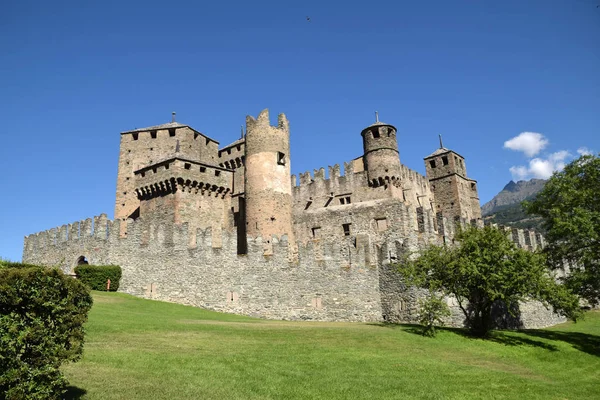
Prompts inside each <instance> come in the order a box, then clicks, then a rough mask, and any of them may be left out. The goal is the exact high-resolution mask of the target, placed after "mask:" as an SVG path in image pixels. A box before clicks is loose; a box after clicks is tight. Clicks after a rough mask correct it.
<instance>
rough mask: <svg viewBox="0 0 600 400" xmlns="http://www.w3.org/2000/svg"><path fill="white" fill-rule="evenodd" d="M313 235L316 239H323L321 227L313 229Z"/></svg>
mask: <svg viewBox="0 0 600 400" xmlns="http://www.w3.org/2000/svg"><path fill="white" fill-rule="evenodd" d="M312 235H313V237H314V238H320V237H321V227H320V226H318V227H316V228H312Z"/></svg>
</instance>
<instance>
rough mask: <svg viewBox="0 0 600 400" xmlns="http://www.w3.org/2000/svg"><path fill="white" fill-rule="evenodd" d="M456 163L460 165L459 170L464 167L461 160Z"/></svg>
mask: <svg viewBox="0 0 600 400" xmlns="http://www.w3.org/2000/svg"><path fill="white" fill-rule="evenodd" d="M458 162H459V163H460V167H461V168H464V167H463V162H462V160H458Z"/></svg>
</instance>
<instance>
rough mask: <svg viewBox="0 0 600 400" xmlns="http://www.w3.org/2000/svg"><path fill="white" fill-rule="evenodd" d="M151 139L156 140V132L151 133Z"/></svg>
mask: <svg viewBox="0 0 600 400" xmlns="http://www.w3.org/2000/svg"><path fill="white" fill-rule="evenodd" d="M150 137H151V138H152V139H156V131H150Z"/></svg>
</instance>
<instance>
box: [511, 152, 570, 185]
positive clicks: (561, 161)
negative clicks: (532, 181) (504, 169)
mask: <svg viewBox="0 0 600 400" xmlns="http://www.w3.org/2000/svg"><path fill="white" fill-rule="evenodd" d="M569 157H571V154H570V153H569V152H568V151H566V150H561V151H557V152H556V153H552V154H550V155H549V156H548V157H547V158H546V159H543V158H534V159H532V160H529V165H528V166H525V165H519V166H512V167H510V173H511V174H512V176H513V178H514V179H516V180H523V179H529V178H539V179H548V178H550V177H551V176H552V173H554V171H561V170H562V169H563V168H564V167H565V161H566V159H567V158H569Z"/></svg>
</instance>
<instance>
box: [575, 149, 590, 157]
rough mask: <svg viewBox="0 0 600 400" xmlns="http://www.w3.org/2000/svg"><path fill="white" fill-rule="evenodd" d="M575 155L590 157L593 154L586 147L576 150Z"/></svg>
mask: <svg viewBox="0 0 600 400" xmlns="http://www.w3.org/2000/svg"><path fill="white" fill-rule="evenodd" d="M577 154H579V155H580V156H590V155H592V154H594V152H593V151H591V150H590V149H588V148H587V147H580V148H578V149H577Z"/></svg>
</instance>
